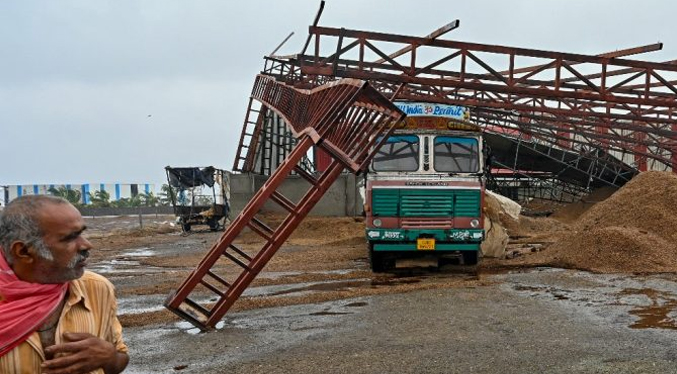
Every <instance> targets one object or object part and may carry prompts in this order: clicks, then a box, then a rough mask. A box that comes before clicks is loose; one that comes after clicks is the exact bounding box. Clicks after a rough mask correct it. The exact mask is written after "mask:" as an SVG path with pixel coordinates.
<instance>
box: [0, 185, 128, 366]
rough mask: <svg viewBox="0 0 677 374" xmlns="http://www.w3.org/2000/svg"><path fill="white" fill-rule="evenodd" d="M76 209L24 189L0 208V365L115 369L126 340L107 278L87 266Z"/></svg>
mask: <svg viewBox="0 0 677 374" xmlns="http://www.w3.org/2000/svg"><path fill="white" fill-rule="evenodd" d="M85 229H86V226H85V224H84V221H83V219H82V217H81V216H80V212H78V210H77V209H75V207H74V206H73V205H71V204H70V203H68V202H67V201H66V200H63V199H61V198H57V197H52V196H39V195H35V196H23V197H19V198H17V199H15V200H13V201H12V202H10V203H9V204H7V205H6V206H5V208H4V209H3V211H2V213H1V214H0V373H3V374H15V373H40V372H41V373H43V374H52V373H97V374H101V373H105V374H111V373H120V372H122V371H123V370H124V368H125V367H126V366H127V363H128V361H129V357H128V355H127V346H126V345H125V344H124V342H123V340H122V328H121V326H120V322H119V321H118V319H117V316H116V311H117V302H116V300H115V295H114V289H113V285H112V284H111V283H110V282H109V281H108V280H106V279H105V278H104V277H102V276H100V275H98V274H95V273H92V272H89V271H85V270H84V267H85V265H86V263H87V257H88V256H89V251H90V249H91V248H92V245H91V243H90V242H89V241H88V240H87V239H86V238H85V237H83V236H82V233H83V231H85Z"/></svg>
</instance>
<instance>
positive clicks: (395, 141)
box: [373, 135, 419, 171]
mask: <svg viewBox="0 0 677 374" xmlns="http://www.w3.org/2000/svg"><path fill="white" fill-rule="evenodd" d="M418 152H419V139H418V136H416V135H393V136H390V137H388V139H387V140H386V142H385V144H383V146H382V147H381V149H379V150H378V152H377V153H376V155H375V156H374V163H373V168H374V171H416V170H418Z"/></svg>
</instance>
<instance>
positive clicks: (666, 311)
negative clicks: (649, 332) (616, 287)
mask: <svg viewBox="0 0 677 374" xmlns="http://www.w3.org/2000/svg"><path fill="white" fill-rule="evenodd" d="M620 294H621V295H644V296H646V297H648V298H649V299H650V300H651V305H647V306H638V307H635V308H634V309H632V310H630V312H629V313H630V314H632V315H633V316H636V317H637V318H639V319H638V320H637V321H635V322H634V323H633V324H632V325H630V328H632V329H668V330H677V320H675V316H677V314H676V313H673V312H675V310H676V308H677V300H675V299H672V298H671V296H672V295H670V294H668V293H665V292H660V291H656V290H653V289H649V288H644V289H632V288H629V289H624V290H623V291H622V292H621V293H620ZM670 314H673V315H672V316H671V315H670Z"/></svg>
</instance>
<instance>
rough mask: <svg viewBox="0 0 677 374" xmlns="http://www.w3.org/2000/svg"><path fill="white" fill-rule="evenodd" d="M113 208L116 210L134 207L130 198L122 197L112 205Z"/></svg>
mask: <svg viewBox="0 0 677 374" xmlns="http://www.w3.org/2000/svg"><path fill="white" fill-rule="evenodd" d="M110 205H111V206H112V207H115V208H127V207H130V206H132V204H131V202H130V199H129V198H128V197H122V198H120V199H117V200H115V201H112V202H111V203H110Z"/></svg>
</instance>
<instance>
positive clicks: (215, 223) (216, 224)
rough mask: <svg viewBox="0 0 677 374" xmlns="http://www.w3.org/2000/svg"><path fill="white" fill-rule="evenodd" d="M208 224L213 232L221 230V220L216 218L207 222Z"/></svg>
mask: <svg viewBox="0 0 677 374" xmlns="http://www.w3.org/2000/svg"><path fill="white" fill-rule="evenodd" d="M207 224H208V225H209V229H210V230H211V231H217V230H218V229H219V220H218V219H216V218H212V219H210V220H209V221H207Z"/></svg>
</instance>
